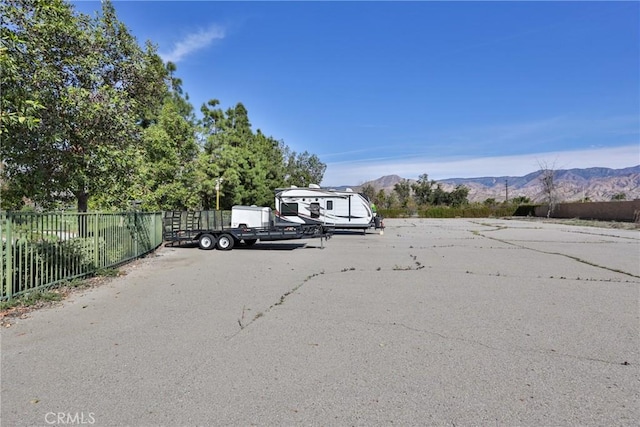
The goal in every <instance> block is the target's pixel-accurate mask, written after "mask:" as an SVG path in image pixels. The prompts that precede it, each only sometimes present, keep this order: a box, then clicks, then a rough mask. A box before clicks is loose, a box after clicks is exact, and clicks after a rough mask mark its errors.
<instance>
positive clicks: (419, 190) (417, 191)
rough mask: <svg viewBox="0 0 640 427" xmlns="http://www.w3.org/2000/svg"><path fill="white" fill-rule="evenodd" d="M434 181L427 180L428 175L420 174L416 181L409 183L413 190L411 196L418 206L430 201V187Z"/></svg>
mask: <svg viewBox="0 0 640 427" xmlns="http://www.w3.org/2000/svg"><path fill="white" fill-rule="evenodd" d="M434 184H435V181H429V175H427V174H426V173H425V174H422V175H420V176H419V177H418V181H417V182H415V183H414V184H412V185H411V189H412V190H413V198H414V199H415V201H416V203H417V204H418V206H424V205H427V204H429V203H431V202H432V198H431V197H432V187H433V185H434Z"/></svg>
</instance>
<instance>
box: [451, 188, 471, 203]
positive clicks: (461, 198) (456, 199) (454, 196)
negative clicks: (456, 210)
mask: <svg viewBox="0 0 640 427" xmlns="http://www.w3.org/2000/svg"><path fill="white" fill-rule="evenodd" d="M468 195H469V189H468V188H467V187H465V186H464V185H457V186H456V188H455V189H454V190H453V191H451V192H450V193H449V204H450V205H451V206H455V207H458V206H462V205H466V204H468V203H469V200H468V199H467V196H468Z"/></svg>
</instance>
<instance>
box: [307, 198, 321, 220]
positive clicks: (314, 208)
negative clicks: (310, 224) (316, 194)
mask: <svg viewBox="0 0 640 427" xmlns="http://www.w3.org/2000/svg"><path fill="white" fill-rule="evenodd" d="M309 213H310V214H311V218H320V203H315V202H313V203H310V204H309Z"/></svg>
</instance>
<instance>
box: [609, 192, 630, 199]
mask: <svg viewBox="0 0 640 427" xmlns="http://www.w3.org/2000/svg"><path fill="white" fill-rule="evenodd" d="M626 199H627V195H626V194H625V193H616V194H614V195H613V196H611V200H626Z"/></svg>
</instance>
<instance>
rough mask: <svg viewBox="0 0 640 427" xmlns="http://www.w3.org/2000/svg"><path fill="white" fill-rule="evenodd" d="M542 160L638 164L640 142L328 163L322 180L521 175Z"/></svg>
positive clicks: (558, 164)
mask: <svg viewBox="0 0 640 427" xmlns="http://www.w3.org/2000/svg"><path fill="white" fill-rule="evenodd" d="M541 164H543V165H544V164H546V165H549V166H551V165H552V166H553V167H554V168H555V169H572V168H589V167H607V168H613V169H619V168H626V167H631V166H636V165H638V164H640V146H639V145H637V144H635V145H626V146H619V147H611V148H593V149H582V150H573V151H555V152H545V153H530V154H522V155H513V156H494V157H474V158H462V157H457V158H451V157H449V158H440V159H438V158H433V157H429V158H427V157H423V158H415V157H413V158H407V159H402V158H393V159H371V160H366V161H352V162H351V161H346V162H337V163H328V164H327V171H326V173H325V176H324V179H323V181H322V184H323V185H326V186H338V185H359V184H362V183H364V182H366V181H370V180H373V179H377V178H380V177H381V176H385V175H400V176H401V177H403V178H413V179H415V178H417V177H418V176H419V175H421V174H423V173H426V174H428V175H429V178H430V179H436V180H441V179H446V178H477V177H483V176H522V175H526V174H528V173H531V172H535V171H536V170H538V169H540V165H541Z"/></svg>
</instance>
